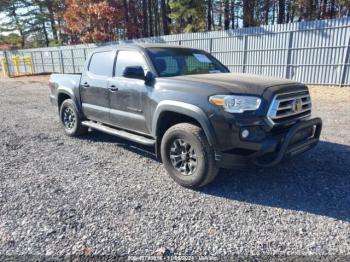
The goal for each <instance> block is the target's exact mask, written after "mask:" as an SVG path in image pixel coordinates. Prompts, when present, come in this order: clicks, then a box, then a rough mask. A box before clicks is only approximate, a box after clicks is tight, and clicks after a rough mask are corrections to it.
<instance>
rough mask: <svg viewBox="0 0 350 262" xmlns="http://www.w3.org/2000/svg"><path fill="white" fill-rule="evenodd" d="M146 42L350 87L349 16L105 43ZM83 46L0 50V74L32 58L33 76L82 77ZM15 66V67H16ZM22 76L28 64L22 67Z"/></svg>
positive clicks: (253, 69) (237, 68)
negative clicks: (191, 49)
mask: <svg viewBox="0 0 350 262" xmlns="http://www.w3.org/2000/svg"><path fill="white" fill-rule="evenodd" d="M130 42H136V43H137V42H150V43H165V44H175V45H183V46H189V47H194V48H200V49H204V50H206V51H208V52H210V53H211V54H213V55H214V56H215V57H216V58H218V59H219V60H220V61H221V62H223V63H224V64H225V65H226V66H227V67H228V68H229V69H230V70H231V72H243V73H252V74H260V75H267V76H274V77H283V78H290V79H294V80H297V81H300V82H304V83H307V84H317V85H320V84H322V85H350V72H349V71H350V18H349V17H346V18H341V19H333V20H319V21H312V22H299V23H291V24H283V25H269V26H261V27H252V28H242V29H237V30H229V31H214V32H205V33H191V34H178V35H169V36H162V37H152V38H142V39H135V40H130V41H121V42H113V43H104V44H102V45H108V44H119V43H130ZM100 45H101V44H86V45H75V46H62V47H52V48H38V49H25V50H14V51H7V52H0V62H1V61H3V63H0V64H1V67H2V70H3V72H4V67H6V70H7V71H6V75H8V76H14V75H16V73H18V72H16V70H15V69H16V65H15V64H14V62H13V57H15V56H17V57H18V56H20V57H24V56H26V57H28V56H30V57H31V58H32V69H33V73H36V74H37V73H53V72H55V73H80V72H81V71H82V70H83V67H84V62H85V59H86V57H87V55H88V53H89V52H91V51H92V50H93V49H94V48H96V47H98V46H100ZM17 67H18V65H17ZM19 69H20V73H22V74H23V73H30V72H28V65H26V64H21V65H20V68H19Z"/></svg>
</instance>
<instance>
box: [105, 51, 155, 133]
mask: <svg viewBox="0 0 350 262" xmlns="http://www.w3.org/2000/svg"><path fill="white" fill-rule="evenodd" d="M128 66H141V67H142V68H143V69H144V71H145V73H146V72H147V70H148V66H147V63H146V61H145V59H144V57H143V55H142V54H141V53H140V52H138V51H136V50H119V51H118V53H117V59H116V65H115V74H114V77H113V78H111V79H110V81H109V83H108V85H109V87H110V89H112V90H113V89H114V90H115V91H113V92H110V107H111V111H110V120H111V123H112V124H113V125H115V126H117V127H120V128H123V129H128V130H131V131H136V132H139V133H146V134H148V133H149V130H148V129H147V125H146V120H145V115H144V104H145V101H144V99H145V97H146V96H147V95H146V94H147V92H148V88H150V87H147V86H146V85H145V81H144V80H140V79H131V78H125V77H123V71H124V69H125V67H128Z"/></svg>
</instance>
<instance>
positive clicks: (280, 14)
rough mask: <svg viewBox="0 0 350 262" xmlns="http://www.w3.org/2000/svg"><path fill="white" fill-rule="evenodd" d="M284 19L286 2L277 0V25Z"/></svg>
mask: <svg viewBox="0 0 350 262" xmlns="http://www.w3.org/2000/svg"><path fill="white" fill-rule="evenodd" d="M285 19H286V1H285V0H278V18H277V23H278V24H283V23H284V22H285Z"/></svg>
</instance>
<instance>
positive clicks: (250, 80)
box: [171, 73, 300, 96]
mask: <svg viewBox="0 0 350 262" xmlns="http://www.w3.org/2000/svg"><path fill="white" fill-rule="evenodd" d="M171 78H172V79H174V80H175V79H176V80H183V81H191V82H194V83H198V84H205V85H210V86H214V87H219V88H224V89H226V90H227V91H229V92H232V93H239V94H252V95H259V96H260V95H262V94H263V93H264V91H265V90H266V89H267V88H269V87H273V86H286V85H296V84H299V85H300V83H298V82H295V81H292V80H288V79H282V78H273V77H265V76H259V75H252V74H242V73H218V74H198V75H187V76H176V77H171Z"/></svg>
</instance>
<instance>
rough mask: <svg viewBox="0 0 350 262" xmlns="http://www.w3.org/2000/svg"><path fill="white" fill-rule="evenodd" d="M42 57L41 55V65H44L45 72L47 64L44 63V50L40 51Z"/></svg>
mask: <svg viewBox="0 0 350 262" xmlns="http://www.w3.org/2000/svg"><path fill="white" fill-rule="evenodd" d="M40 57H41V66H42V68H43V73H45V65H44V58H43V51H40Z"/></svg>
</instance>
